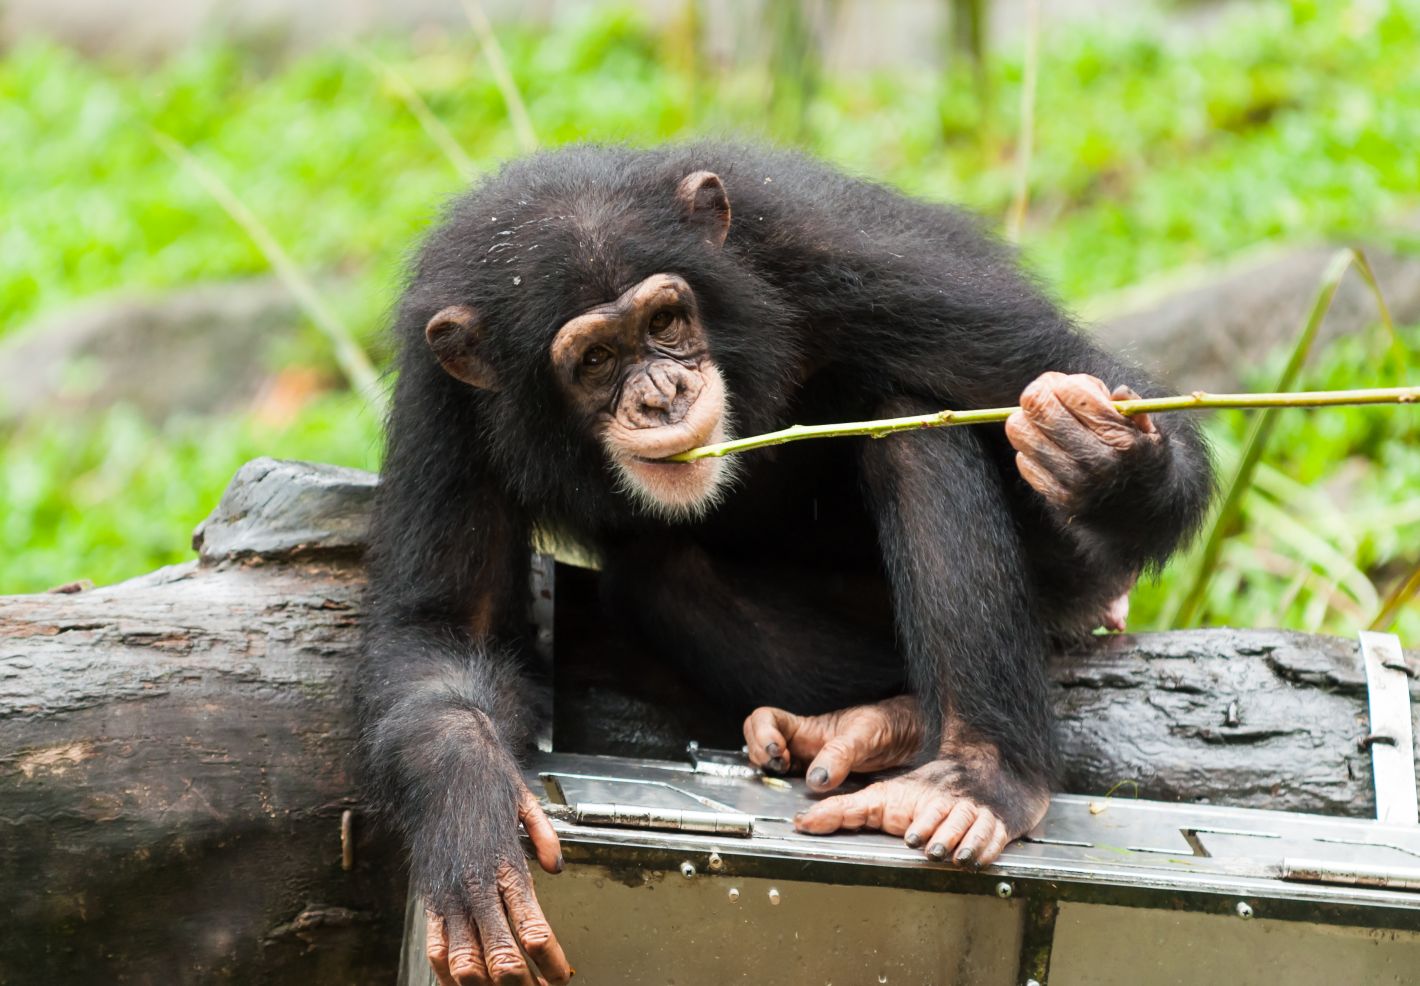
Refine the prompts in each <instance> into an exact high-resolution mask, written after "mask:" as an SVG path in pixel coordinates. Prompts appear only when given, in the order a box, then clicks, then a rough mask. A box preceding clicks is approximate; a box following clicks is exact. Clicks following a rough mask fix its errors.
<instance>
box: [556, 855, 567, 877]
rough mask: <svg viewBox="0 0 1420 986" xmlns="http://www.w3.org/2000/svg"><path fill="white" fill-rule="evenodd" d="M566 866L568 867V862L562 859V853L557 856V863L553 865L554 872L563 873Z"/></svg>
mask: <svg viewBox="0 0 1420 986" xmlns="http://www.w3.org/2000/svg"><path fill="white" fill-rule="evenodd" d="M566 865H567V862H566V860H564V859H563V858H562V854H561V853H558V854H557V862H555V863H553V864H552V872H554V873H561V872H562V868H563V867H564V866H566Z"/></svg>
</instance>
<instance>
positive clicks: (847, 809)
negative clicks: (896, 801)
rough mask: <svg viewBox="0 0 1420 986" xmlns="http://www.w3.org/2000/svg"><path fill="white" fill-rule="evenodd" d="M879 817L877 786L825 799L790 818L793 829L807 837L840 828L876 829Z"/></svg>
mask: <svg viewBox="0 0 1420 986" xmlns="http://www.w3.org/2000/svg"><path fill="white" fill-rule="evenodd" d="M881 817H882V793H881V787H880V785H877V784H871V785H869V786H868V787H865V788H863V790H861V791H857V792H855V793H853V794H839V795H835V796H834V797H832V798H825V799H824V800H823V801H820V802H819V803H818V804H816V805H814V806H813V807H812V808H810V809H809V810H808V811H805V812H802V813H800V814H798V815H796V816H795V817H794V828H796V829H798V830H799V831H800V832H807V833H809V834H810V835H828V834H829V833H830V832H837V831H839V830H840V829H849V830H852V829H860V828H863V827H864V826H867V827H869V828H876V827H877V825H876V824H875V823H874V819H881Z"/></svg>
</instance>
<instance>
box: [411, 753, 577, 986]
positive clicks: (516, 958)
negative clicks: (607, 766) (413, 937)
mask: <svg viewBox="0 0 1420 986" xmlns="http://www.w3.org/2000/svg"><path fill="white" fill-rule="evenodd" d="M503 779H504V780H509V779H510V778H503ZM511 781H512V783H513V784H514V785H515V786H516V790H517V791H518V796H517V802H516V804H515V803H513V802H512V801H511V800H510V801H509V802H508V804H507V811H508V813H509V815H510V816H511V815H513V814H514V813H516V822H521V823H522V825H523V828H524V829H525V830H526V831H527V833H528V836H529V837H530V838H531V839H532V844H533V848H534V851H535V852H536V854H537V860H538V863H539V864H540V865H541V866H542V868H543V869H544V870H546V871H547V872H549V873H560V872H561V871H562V850H561V846H560V845H559V843H558V841H557V833H556V832H555V831H554V830H553V828H552V823H551V822H549V821H548V820H547V816H546V815H545V814H543V811H542V808H541V806H540V805H539V804H538V801H537V798H536V797H534V796H533V794H532V792H531V791H529V790H528V789H527V787H526V785H524V784H523V783H522V780H521V779H520V778H517V777H513V778H511ZM489 786H490V787H492V788H495V789H496V788H497V787H498V785H494V784H490V785H489ZM450 807H452V806H450ZM434 810H438V809H434ZM451 814H453V813H452V812H451ZM442 822H443V824H441V825H439V829H440V836H439V838H440V839H442V840H445V841H446V843H452V844H446V845H444V846H442V847H440V846H438V844H437V842H435V846H434V847H433V848H435V849H436V850H439V849H442V851H444V852H449V853H452V855H453V858H452V860H451V863H452V864H453V866H452V867H451V868H452V869H453V870H454V872H462V873H463V874H464V876H463V880H462V881H461V886H460V888H459V892H458V893H457V894H456V896H455V897H454V899H452V900H436V899H434V898H426V901H425V912H426V914H427V916H428V935H427V954H428V957H429V964H430V965H432V966H433V967H434V975H435V976H436V977H438V980H439V982H440V983H441V984H442V986H485V984H498V986H511V984H515V983H516V984H518V986H533V984H534V983H537V984H539V986H541V984H562V983H566V982H567V981H568V980H569V979H571V978H572V972H573V970H572V967H571V966H570V965H568V964H567V956H565V955H564V954H563V953H562V946H561V945H559V944H558V942H557V939H556V938H555V937H554V936H553V934H552V929H551V928H550V927H549V926H548V923H547V918H545V917H544V916H543V913H542V908H541V907H539V906H538V902H537V896H536V894H535V893H534V892H533V885H532V877H531V875H530V874H529V872H528V865H527V862H526V860H525V859H524V858H523V850H522V846H521V845H520V844H519V841H518V837H517V827H516V822H515V821H514V820H513V819H512V818H511V817H510V818H502V819H499V818H492V819H490V818H477V817H463V818H458V817H452V818H445V819H442ZM431 841H433V840H431ZM490 842H491V843H493V844H491V845H490V844H489V843H490ZM428 848H429V847H426V851H427V849H428ZM525 956H526V957H525ZM527 959H531V960H532V963H535V966H534V965H532V964H530V963H529V962H528V961H527Z"/></svg>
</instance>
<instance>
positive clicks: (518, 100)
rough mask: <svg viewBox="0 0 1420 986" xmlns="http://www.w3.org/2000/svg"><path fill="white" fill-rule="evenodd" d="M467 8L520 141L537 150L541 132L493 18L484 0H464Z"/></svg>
mask: <svg viewBox="0 0 1420 986" xmlns="http://www.w3.org/2000/svg"><path fill="white" fill-rule="evenodd" d="M463 11H464V13H465V14H466V15H467V16H468V22H469V23H470V24H472V25H473V30H474V33H475V34H477V35H478V46H479V47H480V48H482V49H483V57H484V58H485V59H487V61H488V68H489V69H490V70H491V71H492V72H493V81H494V82H496V83H497V84H498V91H499V92H501V93H502V94H503V102H504V104H505V105H506V106H507V107H508V116H509V118H510V119H511V120H512V121H513V131H514V132H515V133H516V134H517V135H518V143H519V144H521V145H522V147H523V150H524V151H535V150H537V133H536V132H535V131H534V130H533V125H532V117H530V116H528V108H527V104H525V103H524V102H523V94H522V93H520V92H519V91H518V84H517V83H516V82H515V81H513V73H512V72H510V71H509V70H508V61H507V59H505V58H504V57H503V46H502V45H500V44H499V43H498V35H497V34H495V33H494V32H493V22H492V21H490V20H489V19H488V13H487V12H486V11H485V10H484V9H483V4H482V3H481V2H480V0H463Z"/></svg>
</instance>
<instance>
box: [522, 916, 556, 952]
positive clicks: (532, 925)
mask: <svg viewBox="0 0 1420 986" xmlns="http://www.w3.org/2000/svg"><path fill="white" fill-rule="evenodd" d="M518 941H520V942H522V945H523V948H524V949H526V950H527V951H529V952H540V951H542V950H544V949H546V948H547V946H548V945H550V944H552V928H551V926H550V925H548V923H547V922H546V921H544V920H542V919H540V918H529V919H528V920H526V921H524V922H523V923H522V924H521V925H520V926H519V927H518Z"/></svg>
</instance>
